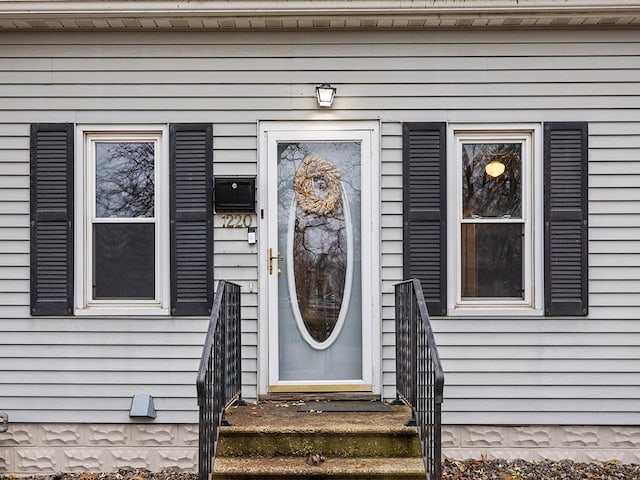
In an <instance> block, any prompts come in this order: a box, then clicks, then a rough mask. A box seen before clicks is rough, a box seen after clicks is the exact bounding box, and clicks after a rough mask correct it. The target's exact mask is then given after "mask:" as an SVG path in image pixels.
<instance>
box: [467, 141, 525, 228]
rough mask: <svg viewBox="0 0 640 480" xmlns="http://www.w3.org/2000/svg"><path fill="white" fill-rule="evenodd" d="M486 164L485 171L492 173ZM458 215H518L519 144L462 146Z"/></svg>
mask: <svg viewBox="0 0 640 480" xmlns="http://www.w3.org/2000/svg"><path fill="white" fill-rule="evenodd" d="M490 163H491V164H492V165H491V166H490V167H489V171H491V172H492V173H493V175H496V176H492V175H490V174H489V173H488V170H487V165H489V164H490ZM492 167H495V168H496V169H497V170H496V171H492V170H491V168H492ZM502 167H504V170H503V168H502ZM502 170H503V171H502ZM501 171H502V172H501ZM462 215H463V218H522V144H520V143H465V144H463V145H462Z"/></svg>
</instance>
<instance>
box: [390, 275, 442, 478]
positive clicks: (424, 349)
mask: <svg viewBox="0 0 640 480" xmlns="http://www.w3.org/2000/svg"><path fill="white" fill-rule="evenodd" d="M395 300H396V308H395V312H396V388H397V393H396V397H397V398H398V399H402V400H403V401H404V402H405V403H407V404H408V405H409V406H411V410H412V419H413V420H415V424H416V427H417V428H418V434H419V436H420V444H421V448H422V455H423V458H424V465H425V470H426V474H427V478H428V479H429V480H441V478H442V464H441V457H442V402H443V389H444V373H443V370H442V365H441V363H440V356H439V355H438V350H437V348H436V343H435V338H434V336H433V331H432V329H431V322H430V320H429V314H428V312H427V305H426V302H425V300H424V295H423V293H422V287H421V286H420V282H419V281H418V280H408V281H405V282H402V283H399V284H397V285H396V286H395Z"/></svg>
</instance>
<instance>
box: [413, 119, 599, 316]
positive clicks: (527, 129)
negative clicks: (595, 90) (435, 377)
mask: <svg viewBox="0 0 640 480" xmlns="http://www.w3.org/2000/svg"><path fill="white" fill-rule="evenodd" d="M588 154H589V149H588V125H587V124H586V123H584V122H549V123H544V124H538V123H534V124H509V125H507V124H496V125H489V124H446V123H444V122H435V123H434V122H409V123H405V124H403V250H404V256H403V274H404V278H417V279H418V280H420V282H421V284H422V288H423V291H424V294H425V300H426V303H427V308H428V309H429V313H430V314H431V315H439V316H440V315H443V316H444V315H452V316H456V315H478V316H486V315H491V316H494V315H501V314H502V315H517V314H523V315H542V314H544V315H548V316H575V315H587V314H588V312H589V308H588V306H589V298H588V245H589V244H588V232H589V230H588V193H589V188H588V181H587V178H588V162H589V155H588Z"/></svg>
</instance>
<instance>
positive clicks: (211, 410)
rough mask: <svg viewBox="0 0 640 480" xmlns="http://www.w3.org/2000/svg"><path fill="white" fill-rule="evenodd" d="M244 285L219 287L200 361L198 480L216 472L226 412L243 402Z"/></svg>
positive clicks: (221, 283)
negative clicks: (242, 321) (242, 325)
mask: <svg viewBox="0 0 640 480" xmlns="http://www.w3.org/2000/svg"><path fill="white" fill-rule="evenodd" d="M240 357H241V343H240V286H239V285H236V284H234V283H230V282H226V281H224V280H221V281H220V283H219V284H218V289H217V290H216V294H215V297H214V299H213V307H212V309H211V319H210V320H209V329H208V331H207V336H206V339H205V343H204V349H203V351H202V357H201V358H200V369H199V371H198V380H197V382H196V387H197V390H198V406H199V407H200V425H199V434H200V435H199V437H200V438H199V450H198V479H199V480H208V479H209V478H210V475H211V471H212V470H213V461H214V458H215V454H216V445H217V441H218V432H219V427H220V425H221V424H222V422H223V416H224V411H225V409H226V408H227V407H228V406H229V405H231V404H232V403H233V402H237V401H240V399H241V392H240V387H241V378H240V377H241V371H242V370H241V366H240Z"/></svg>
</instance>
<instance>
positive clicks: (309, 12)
mask: <svg viewBox="0 0 640 480" xmlns="http://www.w3.org/2000/svg"><path fill="white" fill-rule="evenodd" d="M585 26H586V27H594V26H605V27H612V26H616V27H636V28H637V27H638V26H640V4H639V2H638V1H637V0H633V1H631V0H626V1H604V0H563V1H558V0H431V1H417V0H416V1H413V0H395V1H391V0H291V1H286V0H272V1H258V0H245V1H240V0H226V1H200V0H191V1H166V0H155V1H153V0H152V1H140V0H114V1H87V0H77V1H63V0H45V1H32V0H0V29H3V30H6V29H13V28H15V29H156V30H157V29H227V30H228V29H274V28H284V29H308V28H325V29H346V28H348V29H358V28H360V29H372V28H391V29H393V28H425V27H426V28H442V27H445V28H446V27H449V28H456V27H458V28H460V27H462V28H500V27H502V28H505V27H508V28H517V27H526V28H534V27H585Z"/></svg>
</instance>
